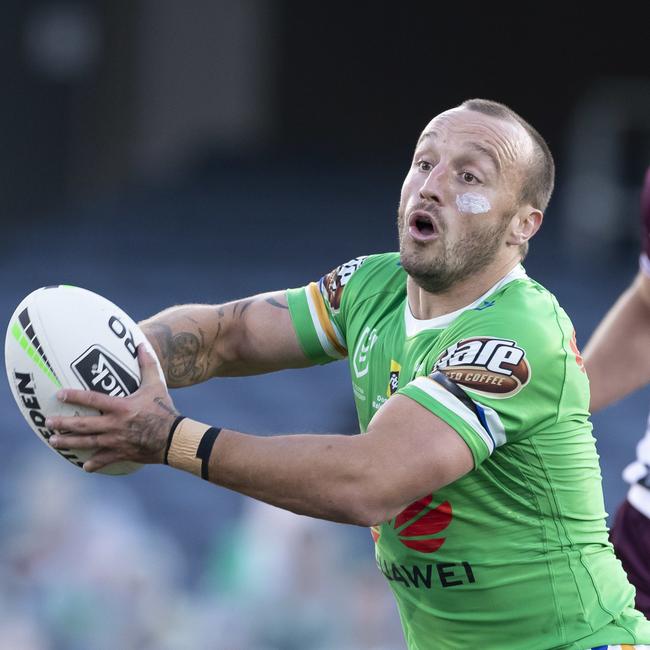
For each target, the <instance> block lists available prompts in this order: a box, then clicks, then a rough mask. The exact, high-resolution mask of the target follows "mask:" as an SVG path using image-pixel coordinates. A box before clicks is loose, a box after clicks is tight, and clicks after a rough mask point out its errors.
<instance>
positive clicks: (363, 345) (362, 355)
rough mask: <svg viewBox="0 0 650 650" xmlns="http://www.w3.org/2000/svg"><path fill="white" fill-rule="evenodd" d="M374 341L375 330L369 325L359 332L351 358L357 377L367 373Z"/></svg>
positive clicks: (375, 340)
mask: <svg viewBox="0 0 650 650" xmlns="http://www.w3.org/2000/svg"><path fill="white" fill-rule="evenodd" d="M375 343H377V330H374V329H373V330H371V329H370V328H369V327H366V328H365V329H364V330H363V332H361V336H360V337H359V341H358V342H357V347H356V348H355V350H354V357H353V359H352V366H353V367H354V374H355V375H356V376H357V379H360V378H361V377H363V376H364V375H367V374H368V365H369V361H370V350H372V348H373V346H374V345H375Z"/></svg>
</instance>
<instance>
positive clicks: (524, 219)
mask: <svg viewBox="0 0 650 650" xmlns="http://www.w3.org/2000/svg"><path fill="white" fill-rule="evenodd" d="M543 220H544V215H543V214H542V212H541V210H537V209H536V208H533V206H532V205H522V206H521V207H520V208H519V210H517V212H516V214H515V215H514V216H513V217H512V220H511V221H510V230H509V232H508V236H507V238H506V244H508V245H510V246H521V245H522V244H525V243H526V242H527V241H528V240H529V239H531V238H532V237H533V236H534V235H535V233H536V232H537V231H538V230H539V227H540V226H541V225H542V221H543Z"/></svg>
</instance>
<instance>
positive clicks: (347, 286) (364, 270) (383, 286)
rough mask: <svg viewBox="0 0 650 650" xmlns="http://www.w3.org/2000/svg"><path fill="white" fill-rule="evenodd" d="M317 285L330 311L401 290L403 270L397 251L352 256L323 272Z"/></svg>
mask: <svg viewBox="0 0 650 650" xmlns="http://www.w3.org/2000/svg"><path fill="white" fill-rule="evenodd" d="M320 289H321V292H322V293H323V296H324V298H325V299H326V300H327V301H328V303H329V305H330V307H331V308H332V309H333V310H334V311H338V310H339V309H340V308H341V307H342V306H344V303H345V305H347V306H350V304H351V303H355V304H356V303H358V302H359V301H365V300H366V299H368V298H371V297H373V296H376V295H379V294H386V293H392V294H394V293H396V292H404V291H405V290H406V272H405V271H404V269H403V268H402V265H401V263H400V260H399V253H379V254H375V255H364V256H361V257H355V258H354V259H352V260H350V261H349V262H345V263H344V264H341V265H340V266H337V267H336V268H335V269H333V270H332V271H330V273H328V274H327V275H325V276H323V277H322V278H321V281H320Z"/></svg>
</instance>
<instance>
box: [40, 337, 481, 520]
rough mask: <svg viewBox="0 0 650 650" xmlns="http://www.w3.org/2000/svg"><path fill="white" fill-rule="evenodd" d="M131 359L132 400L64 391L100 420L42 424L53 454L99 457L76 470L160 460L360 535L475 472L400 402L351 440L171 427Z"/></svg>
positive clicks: (469, 460) (152, 369) (153, 387)
mask: <svg viewBox="0 0 650 650" xmlns="http://www.w3.org/2000/svg"><path fill="white" fill-rule="evenodd" d="M138 352H139V355H140V357H139V358H140V365H141V369H142V386H141V388H140V389H139V390H138V391H137V392H136V393H134V394H133V395H131V396H129V397H126V398H113V397H108V396H107V395H103V394H101V393H96V392H91V391H80V390H70V389H67V390H65V391H62V394H63V396H64V398H65V401H68V402H72V403H75V404H84V405H87V406H90V407H92V408H96V409H98V410H100V411H101V412H102V414H101V415H96V416H88V417H54V418H51V419H48V422H47V426H48V427H51V428H53V429H56V430H58V431H60V430H63V431H70V432H71V433H65V434H57V435H55V436H52V437H51V438H50V444H52V445H53V446H54V447H55V448H57V449H67V448H76V449H91V450H98V451H97V453H96V454H95V455H94V456H93V457H92V458H91V459H90V460H88V461H87V462H86V464H85V465H84V469H86V470H87V471H96V470H98V469H101V468H102V467H103V466H104V465H106V464H109V463H112V462H115V461H117V460H124V459H127V458H128V459H129V460H133V461H136V462H141V463H162V462H165V459H167V461H168V464H170V465H172V466H174V467H177V468H179V469H183V470H186V471H188V472H192V473H194V474H196V475H197V476H202V477H203V478H206V479H208V480H210V481H211V482H212V483H215V484H216V485H220V486H223V487H226V488H229V489H231V490H235V491H237V492H240V493H242V494H246V495H248V496H251V497H254V498H256V499H259V500H261V501H265V502H267V503H270V504H272V505H275V506H278V507H281V508H285V509H287V510H291V511H293V512H296V513H299V514H303V515H309V516H312V517H319V518H321V519H329V520H333V521H338V522H342V523H352V524H359V525H364V526H368V525H373V524H377V523H381V522H383V521H386V520H388V519H390V518H392V517H394V516H395V515H397V514H398V513H399V512H401V511H402V510H403V509H404V507H405V506H407V505H408V504H410V503H412V502H413V501H415V500H417V499H419V498H421V497H423V496H425V495H427V494H431V493H432V492H434V491H436V490H438V489H439V488H441V487H442V486H444V485H447V484H448V483H451V482H453V481H455V480H456V479H458V478H460V477H461V476H463V475H464V474H466V473H467V472H469V471H471V470H472V468H473V466H474V460H473V456H472V453H471V451H470V449H469V447H468V446H467V444H466V443H465V442H464V441H463V439H462V438H461V437H460V435H459V434H458V433H457V432H456V431H455V430H454V429H452V428H451V427H450V426H449V425H448V424H446V423H445V422H444V421H443V420H441V419H440V418H438V417H437V416H436V415H434V414H433V413H431V412H430V411H428V410H427V409H425V408H424V407H423V406H420V405H419V404H418V403H417V402H415V401H413V400H411V399H410V398H409V397H406V396H403V395H399V394H398V395H394V396H393V397H391V399H390V400H388V401H387V402H386V403H385V404H384V405H383V406H382V407H381V409H379V411H378V412H377V413H376V415H375V417H374V418H373V419H372V421H371V422H370V425H369V427H368V430H367V432H366V434H364V435H359V436H345V435H310V434H306V435H280V436H274V437H272V438H265V437H258V436H253V435H248V434H245V433H240V432H237V431H232V430H228V429H223V430H218V429H214V428H211V427H210V425H204V424H201V423H199V422H195V421H193V420H189V419H181V420H179V419H178V416H177V412H176V410H175V408H174V405H173V403H172V401H171V398H170V397H169V394H168V393H167V390H166V388H165V386H164V384H163V383H162V381H161V380H160V378H159V377H158V374H157V371H156V366H155V362H154V359H153V357H151V356H149V355H148V354H147V353H146V352H145V351H144V347H143V346H140V348H139V351H138ZM174 424H175V425H176V426H175V428H174V426H173V425H174ZM170 432H171V435H170Z"/></svg>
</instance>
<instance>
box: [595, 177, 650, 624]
mask: <svg viewBox="0 0 650 650" xmlns="http://www.w3.org/2000/svg"><path fill="white" fill-rule="evenodd" d="M641 230H642V251H641V256H640V258H639V272H638V273H637V275H636V278H635V279H634V281H633V283H632V285H631V286H630V287H629V288H628V289H627V290H626V291H625V292H624V293H623V294H622V295H621V297H620V298H619V299H618V301H617V302H616V303H615V304H614V306H613V307H612V308H611V309H610V311H609V313H608V314H607V315H606V316H605V318H604V319H603V321H602V322H601V323H600V324H599V325H598V327H597V328H596V330H595V332H594V333H593V335H592V337H591V339H590V340H589V342H588V343H587V345H586V346H585V366H586V368H587V372H588V374H589V381H590V384H591V409H592V411H594V412H595V411H598V410H600V409H601V408H604V407H605V406H607V405H608V404H612V403H613V402H616V401H617V400H619V399H621V398H623V397H625V395H628V394H629V393H631V392H632V391H634V390H636V389H637V388H640V387H641V386H645V385H647V384H648V383H650V259H649V258H648V254H649V253H650V167H649V168H648V170H647V171H646V175H645V182H644V184H643V189H642V191H641ZM623 478H624V479H625V480H626V481H627V482H628V483H629V484H630V489H629V490H628V494H627V498H626V500H625V501H623V503H622V504H621V506H620V507H619V509H618V511H617V513H616V516H615V519H614V526H613V527H612V531H611V539H612V542H613V543H614V547H615V549H616V554H617V555H618V557H619V558H620V560H621V562H622V563H623V567H624V568H625V571H626V572H627V575H628V578H629V580H630V582H632V584H633V585H634V586H635V587H636V606H637V608H638V609H639V610H641V611H642V612H643V613H644V614H645V615H646V616H647V617H650V521H649V520H648V518H649V517H650V490H649V488H650V418H649V420H648V428H647V429H646V433H645V436H644V437H643V438H642V439H641V441H640V442H639V444H638V445H637V459H636V461H634V462H633V463H631V464H630V465H628V466H627V467H626V468H625V471H624V472H623Z"/></svg>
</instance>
